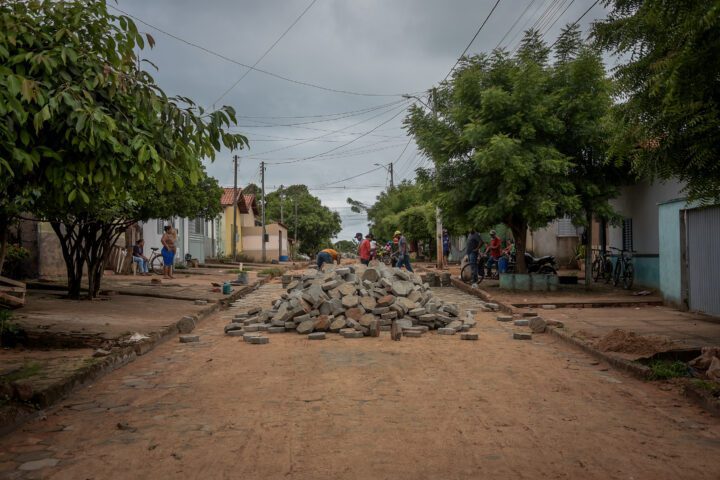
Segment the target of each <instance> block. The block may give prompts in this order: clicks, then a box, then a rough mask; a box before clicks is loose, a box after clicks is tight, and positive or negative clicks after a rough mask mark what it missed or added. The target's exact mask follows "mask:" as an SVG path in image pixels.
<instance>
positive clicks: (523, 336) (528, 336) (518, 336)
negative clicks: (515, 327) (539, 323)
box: [513, 332, 532, 340]
mask: <svg viewBox="0 0 720 480" xmlns="http://www.w3.org/2000/svg"><path fill="white" fill-rule="evenodd" d="M513 340H532V333H524V332H513Z"/></svg>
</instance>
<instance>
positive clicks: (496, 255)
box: [485, 230, 502, 275]
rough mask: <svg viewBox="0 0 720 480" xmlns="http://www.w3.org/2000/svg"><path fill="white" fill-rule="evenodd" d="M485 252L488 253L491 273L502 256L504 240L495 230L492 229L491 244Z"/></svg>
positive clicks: (488, 264)
mask: <svg viewBox="0 0 720 480" xmlns="http://www.w3.org/2000/svg"><path fill="white" fill-rule="evenodd" d="M485 253H486V254H488V261H487V270H488V275H489V274H490V270H491V269H492V266H493V265H497V263H498V260H499V259H500V257H501V256H502V240H500V237H498V236H497V232H496V231H495V230H490V244H489V245H488V246H487V248H486V249H485Z"/></svg>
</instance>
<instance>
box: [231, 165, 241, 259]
mask: <svg viewBox="0 0 720 480" xmlns="http://www.w3.org/2000/svg"><path fill="white" fill-rule="evenodd" d="M239 159H240V157H238V156H237V155H234V156H233V163H234V164H235V182H234V183H233V225H232V257H233V262H236V261H237V203H238V194H237V169H238V160H239Z"/></svg>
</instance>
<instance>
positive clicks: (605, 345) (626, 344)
mask: <svg viewBox="0 0 720 480" xmlns="http://www.w3.org/2000/svg"><path fill="white" fill-rule="evenodd" d="M673 346H674V344H673V342H672V341H671V340H670V339H669V338H667V337H660V336H655V335H648V336H640V335H638V334H636V333H635V332H628V331H625V330H622V329H620V328H616V329H615V330H613V331H612V332H610V333H608V334H607V335H605V336H604V337H601V338H600V339H598V340H597V341H596V342H595V347H596V348H597V349H598V350H600V351H601V352H617V353H629V354H633V355H654V354H656V353H659V352H666V351H668V350H670V349H672V348H673Z"/></svg>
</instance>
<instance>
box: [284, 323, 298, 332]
mask: <svg viewBox="0 0 720 480" xmlns="http://www.w3.org/2000/svg"><path fill="white" fill-rule="evenodd" d="M296 326H297V325H295V322H285V330H295V327H296Z"/></svg>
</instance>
